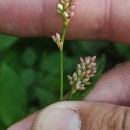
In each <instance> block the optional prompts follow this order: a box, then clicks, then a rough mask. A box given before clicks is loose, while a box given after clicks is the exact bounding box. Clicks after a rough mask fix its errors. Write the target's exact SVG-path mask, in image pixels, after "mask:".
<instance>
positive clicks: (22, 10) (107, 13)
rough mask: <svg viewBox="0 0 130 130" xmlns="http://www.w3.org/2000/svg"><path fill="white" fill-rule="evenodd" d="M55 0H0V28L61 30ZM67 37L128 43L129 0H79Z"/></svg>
mask: <svg viewBox="0 0 130 130" xmlns="http://www.w3.org/2000/svg"><path fill="white" fill-rule="evenodd" d="M57 3H58V0H53V1H48V0H37V1H35V0H22V1H19V0H13V1H10V0H6V1H4V0H1V1H0V17H1V18H0V32H1V33H4V34H11V35H17V36H51V35H52V34H54V33H55V32H61V31H62V26H63V25H62V19H61V18H60V16H59V15H58V14H57V12H56V5H57ZM77 3H78V4H77V7H76V8H75V16H74V18H73V19H72V20H71V23H70V25H69V28H68V31H67V38H68V39H81V40H86V39H108V40H111V41H119V42H125V43H130V42H129V41H130V37H129V34H130V26H129V25H130V13H128V12H129V11H130V1H129V0H125V1H122V0H79V1H77Z"/></svg>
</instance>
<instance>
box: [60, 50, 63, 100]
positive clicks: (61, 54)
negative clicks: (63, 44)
mask: <svg viewBox="0 0 130 130" xmlns="http://www.w3.org/2000/svg"><path fill="white" fill-rule="evenodd" d="M60 100H61V101H62V100H63V50H60Z"/></svg>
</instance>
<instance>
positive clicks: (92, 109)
mask: <svg viewBox="0 0 130 130" xmlns="http://www.w3.org/2000/svg"><path fill="white" fill-rule="evenodd" d="M129 122H130V108H128V107H121V106H115V105H110V104H100V103H91V102H87V103H86V102H85V101H84V102H80V101H78V102H77V101H76V102H61V103H56V104H53V105H51V106H49V107H47V108H46V109H44V110H42V111H41V112H40V113H39V114H38V116H37V117H36V119H35V121H34V124H33V128H32V130H107V129H109V130H110V129H113V130H117V129H118V130H119V129H122V130H127V129H130V124H129Z"/></svg>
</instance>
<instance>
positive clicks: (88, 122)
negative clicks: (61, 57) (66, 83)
mask: <svg viewBox="0 0 130 130" xmlns="http://www.w3.org/2000/svg"><path fill="white" fill-rule="evenodd" d="M42 2H43V0H39V1H36V3H35V1H33V0H28V1H24V0H23V1H18V0H14V1H13V2H10V1H8V0H7V1H1V3H0V15H1V16H2V17H1V19H0V25H1V26H0V32H2V33H6V34H12V35H19V36H40V35H44V36H45V35H47V36H49V35H51V34H52V33H54V32H56V31H58V30H59V31H61V26H62V22H60V21H61V20H60V19H59V17H58V16H57V14H56V13H54V12H55V11H54V10H53V9H55V4H56V1H55V0H54V1H52V3H50V2H48V1H44V2H43V4H42ZM85 2H87V3H86V4H85ZM128 3H130V2H128V1H126V2H124V4H122V1H121V0H120V1H119V0H118V1H116V0H115V1H114V2H113V1H111V4H110V3H109V2H108V4H107V3H106V4H105V3H103V1H97V0H95V1H85V0H84V1H79V6H78V7H77V9H76V15H77V16H76V17H74V19H73V21H72V22H71V24H70V26H69V28H68V32H67V37H68V38H69V39H75V38H78V39H97V38H103V39H109V40H113V41H117V40H118V41H120V42H128V43H129V40H130V38H129V36H128V34H129V32H130V29H129V27H128V25H129V20H130V17H129V14H127V12H128V11H126V10H129V9H128V8H123V6H124V7H126V6H129V5H130V4H128ZM18 5H20V6H18ZM47 5H48V6H47ZM83 5H86V6H84V8H81V7H82V6H83ZM105 5H106V7H109V6H107V5H111V6H110V7H112V8H108V9H106V12H109V11H110V12H111V13H108V14H107V13H104V12H105ZM121 6H122V8H123V10H122V11H121V10H120V12H119V13H116V11H117V10H119V9H122V8H121ZM23 7H24V10H23ZM79 7H80V8H79ZM50 9H52V10H50ZM109 9H111V10H109ZM44 10H45V11H44ZM47 10H48V11H47ZM86 10H87V12H86ZM124 10H125V11H124ZM50 11H52V14H51V13H50ZM4 12H6V13H7V15H5V16H4V15H3V14H4ZM43 14H44V15H43ZM92 14H93V15H92ZM109 14H111V15H110V17H112V18H111V19H109V18H110V17H108V19H107V16H109ZM51 15H52V17H51ZM114 16H115V17H114ZM82 17H83V18H82ZM122 17H124V19H122ZM81 19H84V20H81ZM104 19H105V20H104ZM52 21H53V22H54V23H52ZM117 21H118V22H119V23H118V24H117ZM83 25H85V26H86V27H84V26H83ZM57 28H58V30H56V29H57ZM47 30H48V31H47ZM79 30H81V31H79ZM59 31H58V32H59ZM126 64H127V65H126ZM126 64H125V65H122V67H119V68H118V69H117V70H116V72H115V71H114V72H113V71H111V72H109V73H108V74H106V75H105V76H103V77H102V78H101V80H100V81H99V82H98V83H97V85H96V86H95V88H94V90H93V91H92V92H91V93H90V94H89V95H88V97H86V100H88V101H96V102H97V101H98V102H105V103H112V104H116V105H129V104H130V101H129V100H128V99H129V95H130V91H129V87H128V86H129V75H128V72H129V71H128V70H129V63H126ZM123 66H124V67H123ZM121 70H122V71H121ZM124 70H125V72H124ZM115 74H116V75H115ZM126 79H127V80H126ZM61 107H63V109H61ZM53 108H57V109H58V112H57V109H54V111H55V113H53V110H52V109H53ZM65 108H67V109H65ZM49 110H51V111H52V112H50V111H49ZM64 110H65V111H64ZM60 112H62V113H65V116H66V118H65V119H66V120H62V119H64V118H62V119H58V116H63V117H64V115H60ZM71 112H72V113H73V115H74V116H73V115H71ZM62 113H61V114H62ZM76 113H78V114H79V116H80V118H78V116H77V114H76ZM47 114H52V115H53V114H55V115H54V119H53V118H52V117H51V118H50V116H48V115H47ZM67 114H69V116H70V117H67ZM75 114H76V115H75ZM39 115H40V116H41V117H43V118H42V119H43V120H40V119H41V118H40V119H39ZM129 115H130V108H129V107H121V106H114V105H109V104H102V103H92V102H85V101H84V102H63V103H58V104H55V105H52V106H50V107H48V108H46V109H44V110H43V111H40V112H38V113H35V114H33V115H32V116H30V117H28V118H26V119H25V120H23V121H21V122H19V123H17V124H15V125H14V126H12V127H10V128H9V129H8V130H17V129H19V130H20V129H21V130H23V129H26V130H31V129H32V126H33V127H37V126H38V123H39V124H40V125H41V126H42V125H43V126H42V127H41V128H39V129H40V130H41V129H47V130H51V128H52V129H53V130H54V129H56V130H58V127H61V128H59V129H60V130H61V129H67V126H68V127H69V123H70V126H71V129H73V128H72V124H73V123H74V122H73V123H71V121H72V120H71V117H75V119H77V121H76V122H77V124H76V125H75V126H79V125H80V124H79V122H78V119H81V122H82V129H83V130H94V129H96V130H98V129H100V130H105V129H107V128H108V129H114V130H116V129H120V128H122V129H124V130H125V129H129V127H130V126H129V123H128V122H129V121H130V117H129ZM44 116H45V118H46V119H45V120H44ZM56 117H57V118H56ZM76 117H77V118H76ZM47 119H48V120H49V121H47ZM67 120H68V121H67ZM57 122H58V125H56V123H57ZM65 122H66V123H65ZM62 123H64V124H62ZM66 124H68V125H66ZM62 125H63V126H62ZM64 126H65V128H64ZM50 127H51V128H50ZM123 127H124V128H123ZM68 129H69V128H68ZM74 129H75V130H76V128H74ZM77 130H78V127H77Z"/></svg>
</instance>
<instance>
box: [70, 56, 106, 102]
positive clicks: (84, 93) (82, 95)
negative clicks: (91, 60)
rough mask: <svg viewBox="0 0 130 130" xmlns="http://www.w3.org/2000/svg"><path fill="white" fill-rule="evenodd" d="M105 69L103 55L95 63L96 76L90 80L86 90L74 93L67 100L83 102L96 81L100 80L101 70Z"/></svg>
mask: <svg viewBox="0 0 130 130" xmlns="http://www.w3.org/2000/svg"><path fill="white" fill-rule="evenodd" d="M104 67H105V56H104V55H103V56H102V57H101V59H100V60H98V62H97V73H96V75H95V76H94V77H93V78H92V80H91V85H89V86H88V87H87V88H86V90H84V91H77V92H76V93H74V94H73V95H71V97H70V99H69V100H83V99H84V98H85V97H86V96H87V95H88V93H89V92H90V91H91V90H92V89H93V88H94V86H95V83H96V82H97V81H98V79H99V78H100V76H101V74H102V72H103V70H104Z"/></svg>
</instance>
